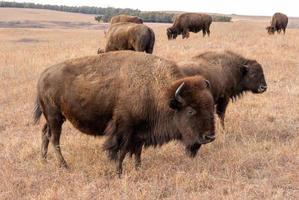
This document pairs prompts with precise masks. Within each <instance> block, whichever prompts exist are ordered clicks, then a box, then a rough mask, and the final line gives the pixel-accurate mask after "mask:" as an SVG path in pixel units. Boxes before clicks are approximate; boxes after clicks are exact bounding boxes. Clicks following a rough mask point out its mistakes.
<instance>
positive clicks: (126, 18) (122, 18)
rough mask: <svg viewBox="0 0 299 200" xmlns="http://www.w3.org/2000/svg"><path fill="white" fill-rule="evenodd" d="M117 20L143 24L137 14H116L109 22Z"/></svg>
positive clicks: (112, 22)
mask: <svg viewBox="0 0 299 200" xmlns="http://www.w3.org/2000/svg"><path fill="white" fill-rule="evenodd" d="M119 22H131V23H136V24H143V21H142V19H141V18H139V17H137V16H130V15H117V16H114V17H112V18H111V20H110V24H115V23H119Z"/></svg>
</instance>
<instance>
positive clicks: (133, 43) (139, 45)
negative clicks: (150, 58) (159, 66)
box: [98, 22, 155, 54]
mask: <svg viewBox="0 0 299 200" xmlns="http://www.w3.org/2000/svg"><path fill="white" fill-rule="evenodd" d="M106 40H107V41H106V47H105V50H103V49H101V48H100V49H99V50H98V54H100V53H104V52H108V51H118V50H133V51H145V52H146V53H153V50H154V44H155V33H154V31H153V30H152V29H151V28H149V27H148V26H146V25H143V24H134V23H130V22H121V23H116V24H112V25H111V26H110V27H109V29H108V31H107V33H106Z"/></svg>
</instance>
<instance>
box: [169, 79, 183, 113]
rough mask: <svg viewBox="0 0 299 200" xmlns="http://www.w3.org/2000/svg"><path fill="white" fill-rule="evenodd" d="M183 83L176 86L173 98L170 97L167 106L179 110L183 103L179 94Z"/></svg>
mask: <svg viewBox="0 0 299 200" xmlns="http://www.w3.org/2000/svg"><path fill="white" fill-rule="evenodd" d="M184 85H185V83H184V82H183V83H181V84H180V85H179V86H178V88H177V89H176V91H175V94H174V98H172V99H171V100H170V102H169V107H170V108H172V109H174V110H179V109H181V108H182V107H183V105H184V104H185V100H184V99H183V97H182V96H181V92H182V89H183V87H184Z"/></svg>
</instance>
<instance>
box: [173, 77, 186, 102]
mask: <svg viewBox="0 0 299 200" xmlns="http://www.w3.org/2000/svg"><path fill="white" fill-rule="evenodd" d="M184 85H185V82H183V83H181V85H180V86H179V87H178V89H177V90H176V91H175V99H176V100H177V101H178V102H180V103H181V104H183V103H184V102H185V101H184V99H183V97H181V95H180V93H181V90H182V88H183V87H184Z"/></svg>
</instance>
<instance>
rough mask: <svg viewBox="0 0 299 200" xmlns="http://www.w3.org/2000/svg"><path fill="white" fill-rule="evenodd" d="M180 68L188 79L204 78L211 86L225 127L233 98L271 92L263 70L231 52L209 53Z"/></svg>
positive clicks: (255, 62) (252, 62)
mask: <svg viewBox="0 0 299 200" xmlns="http://www.w3.org/2000/svg"><path fill="white" fill-rule="evenodd" d="M178 65H179V67H180V68H181V69H182V71H183V72H184V73H185V74H186V75H188V76H194V75H202V76H204V77H205V78H206V79H208V80H209V81H210V82H211V92H212V94H213V97H214V102H215V104H216V111H217V115H218V116H219V118H220V120H221V124H222V126H223V127H224V116H225V110H226V107H227V105H228V103H229V99H230V98H231V99H233V100H236V99H237V97H239V96H241V95H242V94H243V93H244V92H246V91H251V92H253V93H263V92H265V91H266V89H267V84H266V81H265V77H264V73H263V69H262V66H261V65H260V64H259V63H258V62H257V61H255V60H251V59H247V58H244V57H242V56H240V55H238V54H236V53H234V52H231V51H224V52H206V53H203V54H200V55H198V56H195V57H193V58H192V60H191V61H186V62H181V63H178Z"/></svg>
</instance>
